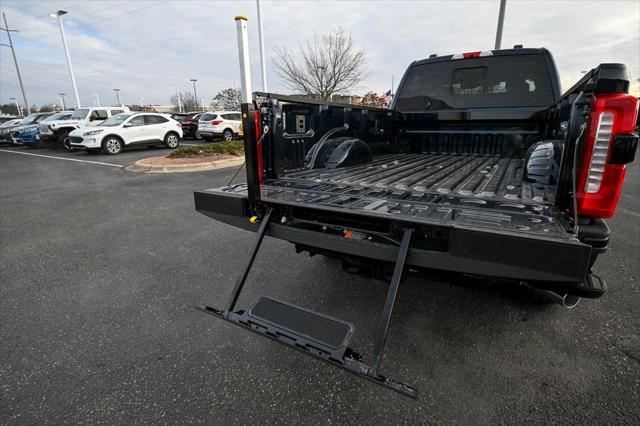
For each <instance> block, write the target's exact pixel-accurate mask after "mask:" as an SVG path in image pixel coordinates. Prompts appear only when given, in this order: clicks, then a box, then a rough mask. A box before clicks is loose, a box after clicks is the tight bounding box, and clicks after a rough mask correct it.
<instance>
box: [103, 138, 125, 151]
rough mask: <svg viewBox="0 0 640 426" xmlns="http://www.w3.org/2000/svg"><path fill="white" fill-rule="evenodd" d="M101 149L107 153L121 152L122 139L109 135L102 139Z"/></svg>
mask: <svg viewBox="0 0 640 426" xmlns="http://www.w3.org/2000/svg"><path fill="white" fill-rule="evenodd" d="M102 151H103V152H104V153H105V154H109V155H116V154H120V153H121V152H122V140H121V139H120V138H117V137H115V136H109V137H108V138H106V139H105V140H104V141H102Z"/></svg>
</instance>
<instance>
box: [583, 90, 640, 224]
mask: <svg viewBox="0 0 640 426" xmlns="http://www.w3.org/2000/svg"><path fill="white" fill-rule="evenodd" d="M637 117H638V99H636V98H634V97H633V96H630V95H627V94H625V93H619V94H612V95H594V97H593V100H592V103H591V117H590V118H589V124H588V127H587V129H586V133H585V134H586V138H585V139H584V150H583V153H584V155H583V157H582V163H581V164H580V170H579V174H578V178H577V183H576V184H577V198H578V215H579V216H583V217H592V218H606V217H611V216H613V213H614V212H615V209H616V204H618V199H619V198H620V192H621V191H622V183H623V181H624V175H625V171H626V166H625V165H624V164H611V162H610V158H611V143H612V141H613V139H614V138H615V136H616V135H620V134H625V133H632V132H633V131H634V130H635V126H636V120H637Z"/></svg>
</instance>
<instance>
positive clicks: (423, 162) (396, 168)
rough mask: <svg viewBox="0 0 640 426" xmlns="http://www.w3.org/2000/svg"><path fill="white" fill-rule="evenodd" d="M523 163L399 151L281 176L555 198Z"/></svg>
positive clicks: (530, 199)
mask: <svg viewBox="0 0 640 426" xmlns="http://www.w3.org/2000/svg"><path fill="white" fill-rule="evenodd" d="M522 164H523V160H522V159H519V158H506V157H501V156H497V155H493V156H491V155H482V156H480V155H451V154H395V155H386V156H383V157H380V158H377V159H376V161H374V162H372V163H367V164H365V165H359V166H352V167H347V168H340V169H314V170H304V171H299V172H293V173H289V174H287V175H285V176H284V177H283V178H282V180H284V181H303V182H306V183H317V184H329V185H332V184H334V185H339V186H349V187H352V188H371V190H372V191H376V190H377V189H385V190H390V191H393V192H397V191H403V192H407V193H409V194H411V195H412V196H414V197H419V196H421V195H426V194H447V195H451V196H456V197H476V198H479V199H494V200H496V199H497V200H503V201H519V202H523V203H527V204H531V203H534V204H553V197H554V192H555V188H554V187H553V186H551V185H541V184H538V183H536V184H532V183H530V182H523V181H522V180H521V176H522Z"/></svg>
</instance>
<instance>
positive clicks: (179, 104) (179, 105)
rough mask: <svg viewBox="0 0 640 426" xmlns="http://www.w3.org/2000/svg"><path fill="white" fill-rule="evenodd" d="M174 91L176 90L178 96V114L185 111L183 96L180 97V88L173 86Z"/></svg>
mask: <svg viewBox="0 0 640 426" xmlns="http://www.w3.org/2000/svg"><path fill="white" fill-rule="evenodd" d="M173 88H174V89H176V93H177V94H178V112H184V109H183V108H182V96H180V89H178V86H173Z"/></svg>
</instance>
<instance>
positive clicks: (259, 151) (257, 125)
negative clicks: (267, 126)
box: [253, 111, 262, 184]
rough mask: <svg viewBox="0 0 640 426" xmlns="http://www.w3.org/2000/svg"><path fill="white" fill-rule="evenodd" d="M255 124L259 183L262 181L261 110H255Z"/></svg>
mask: <svg viewBox="0 0 640 426" xmlns="http://www.w3.org/2000/svg"><path fill="white" fill-rule="evenodd" d="M253 125H254V127H255V128H256V153H257V155H258V161H257V163H258V164H257V166H258V183H259V184H261V183H262V141H261V140H260V138H261V137H262V129H261V128H260V111H254V112H253Z"/></svg>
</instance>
